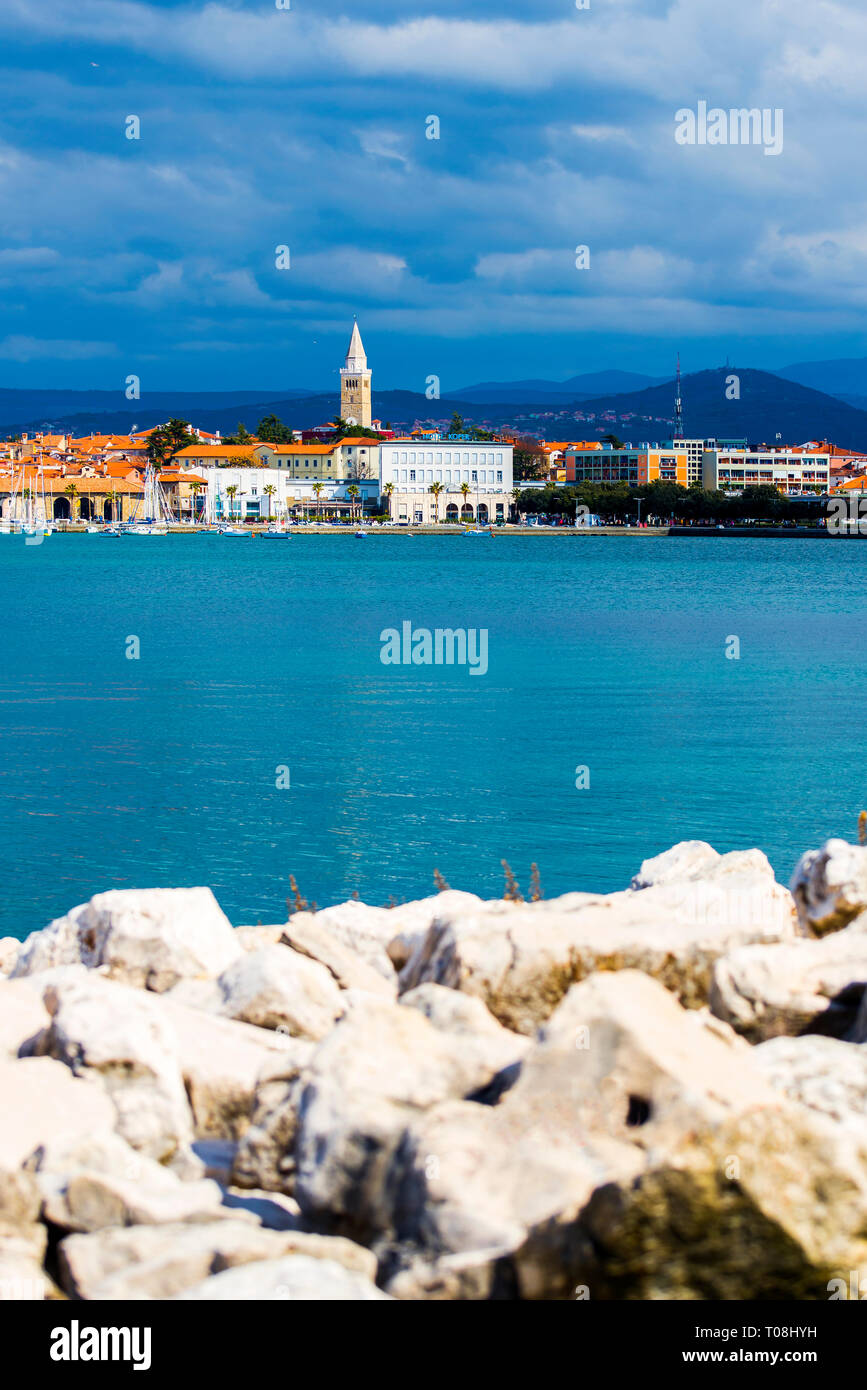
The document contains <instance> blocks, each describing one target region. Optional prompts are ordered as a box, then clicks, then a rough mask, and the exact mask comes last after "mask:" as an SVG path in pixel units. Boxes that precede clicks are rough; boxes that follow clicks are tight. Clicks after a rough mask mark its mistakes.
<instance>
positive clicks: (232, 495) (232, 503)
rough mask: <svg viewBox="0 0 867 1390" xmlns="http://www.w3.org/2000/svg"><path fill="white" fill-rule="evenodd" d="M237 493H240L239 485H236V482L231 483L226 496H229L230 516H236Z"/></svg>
mask: <svg viewBox="0 0 867 1390" xmlns="http://www.w3.org/2000/svg"><path fill="white" fill-rule="evenodd" d="M237 494H238V488H237V485H236V484H235V483H230V484H229V486H228V487H227V488H226V496H227V497H228V499H229V516H230V517H232V516H234V513H235V498H236V496H237Z"/></svg>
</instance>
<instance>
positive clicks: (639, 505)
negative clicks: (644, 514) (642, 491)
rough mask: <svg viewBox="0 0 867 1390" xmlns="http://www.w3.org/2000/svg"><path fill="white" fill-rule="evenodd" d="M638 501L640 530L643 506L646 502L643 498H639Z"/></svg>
mask: <svg viewBox="0 0 867 1390" xmlns="http://www.w3.org/2000/svg"><path fill="white" fill-rule="evenodd" d="M636 501H637V502H638V525H639V528H640V527H641V504H642V502H643V501H644V498H643V497H638V498H636Z"/></svg>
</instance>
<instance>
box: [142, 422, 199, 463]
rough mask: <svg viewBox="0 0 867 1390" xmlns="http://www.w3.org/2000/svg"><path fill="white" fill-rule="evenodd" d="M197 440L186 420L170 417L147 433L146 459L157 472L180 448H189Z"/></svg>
mask: <svg viewBox="0 0 867 1390" xmlns="http://www.w3.org/2000/svg"><path fill="white" fill-rule="evenodd" d="M198 442H199V441H198V439H196V437H195V435H194V434H192V433H191V432H190V426H189V424H188V423H187V421H186V420H177V419H171V420H169V421H167V423H166V424H165V425H160V426H159V428H158V429H155V430H152V431H151V433H150V434H149V436H148V447H147V455H148V459H149V460H150V462H151V463H152V464H153V466H154V468H155V470H156V471H157V472H159V471H160V469H161V468H163V467H164V466H165V464H167V463H168V461H169V459H170V458H173V457H174V455H175V454H178V453H180V451H181V449H189V448H191V447H192V446H193V445H195V444H198Z"/></svg>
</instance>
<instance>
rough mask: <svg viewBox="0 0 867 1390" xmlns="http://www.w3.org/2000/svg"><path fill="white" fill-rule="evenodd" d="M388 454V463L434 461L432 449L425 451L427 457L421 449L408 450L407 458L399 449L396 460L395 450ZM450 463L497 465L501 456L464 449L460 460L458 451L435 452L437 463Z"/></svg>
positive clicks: (405, 452)
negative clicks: (389, 456)
mask: <svg viewBox="0 0 867 1390" xmlns="http://www.w3.org/2000/svg"><path fill="white" fill-rule="evenodd" d="M471 452H472V458H470V453H471ZM390 453H391V458H390V459H389V460H388V462H389V463H433V461H434V456H433V450H432V449H428V450H427V455H425V451H424V450H423V449H418V450H416V449H410V450H409V456H408V457H407V450H406V449H401V451H400V458H398V456H397V455H398V451H397V449H392V450H391V451H390ZM452 453H454V459H452ZM452 462H454V463H466V464H469V463H475V464H488V463H498V464H501V463H502V462H503V455H502V454H501V453H498V454H497V456H496V459H495V458H494V455H493V453H485V452H484V451H483V452H481V453H480V452H479V451H478V450H477V449H473V450H472V451H471V450H469V449H465V450H464V451H463V459H462V458H461V451H460V449H454V450H452V449H445V450H437V463H442V464H448V463H452Z"/></svg>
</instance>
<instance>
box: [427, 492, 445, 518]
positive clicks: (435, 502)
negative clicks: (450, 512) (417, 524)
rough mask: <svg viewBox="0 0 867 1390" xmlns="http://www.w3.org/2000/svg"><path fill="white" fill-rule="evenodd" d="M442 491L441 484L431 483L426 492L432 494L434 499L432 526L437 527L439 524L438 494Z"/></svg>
mask: <svg viewBox="0 0 867 1390" xmlns="http://www.w3.org/2000/svg"><path fill="white" fill-rule="evenodd" d="M442 490H443V485H442V483H431V485H430V487H429V488H428V492H432V493H433V499H434V525H435V526H439V524H440V493H441V492H442Z"/></svg>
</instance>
